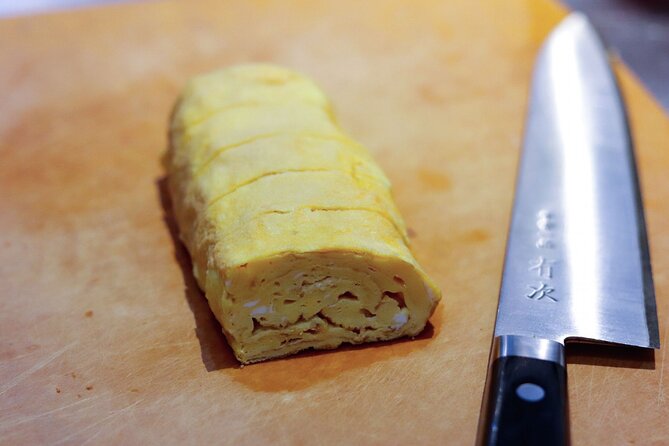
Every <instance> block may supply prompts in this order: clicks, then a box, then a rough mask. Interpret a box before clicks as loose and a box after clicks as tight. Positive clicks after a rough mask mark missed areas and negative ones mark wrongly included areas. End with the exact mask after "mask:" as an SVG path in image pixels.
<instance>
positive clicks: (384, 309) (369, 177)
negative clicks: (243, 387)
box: [166, 65, 441, 363]
mask: <svg viewBox="0 0 669 446" xmlns="http://www.w3.org/2000/svg"><path fill="white" fill-rule="evenodd" d="M170 142H171V144H170V149H169V150H168V153H167V156H166V166H167V170H168V184H169V189H170V194H171V196H172V201H173V208H174V214H175V218H176V220H177V224H178V226H179V232H180V236H181V238H182V240H183V241H184V244H185V245H186V247H187V249H188V251H189V252H190V254H191V258H192V260H193V274H194V276H195V278H196V280H197V282H198V284H199V286H200V287H201V288H202V289H203V290H204V292H205V295H206V297H207V300H208V301H209V305H210V307H211V309H212V311H213V312H214V314H215V315H216V318H217V319H218V320H219V322H220V323H221V326H222V327H223V332H224V334H225V336H226V338H227V340H228V342H229V344H230V345H231V347H232V349H233V351H234V353H235V355H236V356H237V359H239V361H241V362H242V363H252V362H257V361H262V360H266V359H271V358H277V357H282V356H286V355H290V354H292V353H296V352H298V351H300V350H304V349H308V348H314V349H332V348H336V347H337V346H339V345H341V344H342V343H345V342H346V343H352V344H358V343H362V342H370V341H379V340H389V339H395V338H399V337H402V336H415V335H417V334H418V333H420V332H421V331H422V330H423V328H424V327H425V324H426V323H427V320H428V318H429V317H430V315H431V314H432V312H433V311H434V309H435V306H436V304H437V302H438V301H439V299H440V297H441V293H440V291H439V290H438V288H437V287H436V286H435V284H434V283H433V282H432V281H431V280H430V278H429V277H428V276H427V275H426V274H425V272H424V271H423V270H422V269H421V267H420V266H419V265H418V263H417V262H416V260H415V259H414V258H413V256H412V254H411V251H410V250H409V247H408V244H407V240H408V239H407V234H406V227H405V225H404V222H403V220H402V217H401V216H400V213H399V211H398V210H397V207H396V206H395V204H394V202H393V200H392V196H391V193H390V182H389V181H388V179H387V178H386V176H385V175H384V174H383V172H382V171H381V169H380V168H379V167H378V166H377V165H376V164H375V163H374V161H373V159H372V158H371V156H370V154H369V153H368V151H367V150H366V149H365V148H364V147H363V146H361V145H360V144H358V143H356V142H355V141H353V140H352V139H350V138H349V137H348V136H346V135H345V134H344V133H343V132H342V131H341V129H340V128H339V127H338V125H337V123H336V122H335V120H334V117H333V113H332V110H331V107H330V103H329V101H328V99H327V98H326V97H325V95H324V94H323V93H322V92H321V90H320V89H318V87H316V86H315V85H314V83H313V82H311V81H310V80H308V79H306V78H305V77H303V76H301V75H299V74H298V73H295V72H292V71H290V70H286V69H284V68H281V67H276V66H272V65H242V66H237V67H232V68H229V69H226V70H221V71H216V72H213V73H210V74H205V75H202V76H198V77H195V78H194V79H192V80H191V81H190V82H189V83H188V85H187V86H186V88H185V90H184V92H183V93H182V95H181V97H180V98H179V101H178V103H177V105H176V107H175V110H174V113H173V115H172V121H171V125H170Z"/></svg>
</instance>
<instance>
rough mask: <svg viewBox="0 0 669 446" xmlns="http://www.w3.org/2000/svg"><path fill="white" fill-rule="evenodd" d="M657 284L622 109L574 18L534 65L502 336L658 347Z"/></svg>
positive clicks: (591, 39)
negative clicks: (653, 284)
mask: <svg viewBox="0 0 669 446" xmlns="http://www.w3.org/2000/svg"><path fill="white" fill-rule="evenodd" d="M651 277H652V276H651V272H650V264H649V261H648V246H647V242H646V237H645V223H644V219H643V212H642V209H641V205H640V198H639V193H638V184H637V180H636V172H635V166H634V158H633V154H632V148H631V143H630V137H629V134H628V129H627V122H626V117H625V113H624V109H623V106H622V102H621V100H620V96H619V93H618V90H617V86H616V84H615V80H614V77H613V75H612V73H611V71H610V68H609V66H608V61H607V58H606V53H605V51H604V48H603V47H602V45H601V43H600V42H599V40H598V38H597V36H596V34H595V32H594V31H593V29H592V27H591V26H590V24H589V23H588V21H587V20H586V19H585V18H584V17H583V16H580V15H577V14H574V15H572V16H571V17H570V18H568V19H567V20H565V21H564V22H563V23H562V24H561V25H560V26H559V27H558V28H557V29H556V30H555V31H554V32H553V34H552V35H551V36H550V37H549V39H548V40H547V42H546V44H545V46H544V48H543V49H542V51H541V53H540V55H539V58H538V61H537V66H536V68H535V73H534V80H533V86H532V92H531V98H530V109H529V114H528V119H527V127H526V134H525V142H524V147H523V157H522V161H521V166H520V172H519V176H518V182H517V186H516V200H515V205H514V213H513V218H512V222H511V228H510V232H509V241H508V246H507V255H506V262H505V267H504V276H503V282H502V289H501V294H500V303H499V309H498V316H497V324H496V327H495V335H496V336H501V335H524V336H533V337H541V338H545V339H552V340H556V341H559V342H564V341H565V340H566V339H567V338H586V339H591V340H597V341H606V342H614V343H621V344H629V345H636V346H643V347H657V346H658V345H659V336H658V331H657V316H656V312H655V298H654V293H653V287H652V278H651Z"/></svg>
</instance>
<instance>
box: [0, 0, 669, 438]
mask: <svg viewBox="0 0 669 446" xmlns="http://www.w3.org/2000/svg"><path fill="white" fill-rule="evenodd" d="M564 14H565V12H564V11H563V10H562V9H561V8H560V7H559V6H557V5H556V4H554V3H549V2H547V1H537V0H515V1H505V2H500V1H486V0H476V1H473V0H449V1H436V0H435V1H416V2H403V1H383V0H377V1H366V2H355V1H352V0H350V1H349V0H347V1H306V0H305V1H290V2H285V1H284V2H280V1H253V2H247V1H238V2H227V1H226V2H220V1H213V0H212V1H209V2H207V1H203V2H185V1H184V2H178V1H173V2H145V3H132V4H121V5H114V6H108V7H100V8H93V9H90V10H82V11H75V12H67V13H59V14H53V15H45V16H36V17H27V18H20V19H12V20H3V21H0V60H2V63H1V64H0V98H1V100H0V285H1V288H0V289H1V298H0V443H3V444H53V445H58V444H139V443H141V444H208V443H211V444H258V443H272V444H304V445H307V444H365V445H375V444H379V445H381V444H383V445H388V444H391V445H394V444H435V445H437V444H471V443H473V441H474V438H475V435H476V425H477V420H478V413H479V406H480V400H481V393H482V389H483V384H484V380H485V375H486V364H487V359H488V349H489V346H490V339H491V335H492V329H493V321H494V315H495V309H496V305H497V294H498V289H499V281H500V276H501V269H502V260H503V251H504V245H505V238H506V231H507V226H508V219H509V213H510V209H511V202H512V196H513V184H514V178H515V171H516V163H517V160H518V155H519V147H520V144H521V131H522V125H523V119H524V112H525V104H526V99H527V91H528V82H529V79H530V74H531V67H532V63H533V58H534V56H535V54H536V51H537V49H538V47H539V45H540V43H541V41H542V39H543V38H544V37H545V36H546V35H547V33H548V32H549V30H550V29H551V28H552V27H553V26H554V25H555V24H557V23H558V22H559V20H560V19H561V18H562V17H563V15H564ZM249 61H270V62H275V63H280V64H284V65H286V66H289V67H291V68H294V69H297V70H300V71H303V72H304V73H306V74H308V75H310V76H312V77H313V78H314V79H316V80H317V82H318V83H319V84H320V85H321V86H322V87H323V88H324V89H325V90H326V91H327V93H328V94H329V95H330V96H331V97H332V99H333V102H334V104H335V107H336V110H337V113H338V115H339V118H340V122H341V124H342V126H343V128H345V129H347V130H348V131H349V132H350V134H351V135H353V136H354V137H355V138H357V139H358V140H360V141H362V142H363V143H365V144H366V145H367V146H368V147H369V148H370V150H371V151H372V152H373V153H374V155H375V156H376V159H377V160H378V162H379V163H380V164H381V166H382V167H383V168H384V170H385V171H386V173H387V174H388V176H389V177H390V179H391V180H392V182H393V184H394V193H395V197H396V200H397V202H398V205H399V207H400V209H401V211H402V213H403V215H404V216H405V218H406V220H407V223H408V225H409V226H410V227H411V233H412V242H413V249H414V251H415V254H416V256H417V258H418V259H419V261H420V262H421V263H422V264H423V265H424V266H425V268H426V269H427V270H428V272H429V273H430V274H432V275H433V277H434V278H435V279H436V281H437V282H438V283H439V285H440V286H441V287H442V288H443V290H444V300H443V302H442V303H441V304H440V306H439V308H438V310H437V312H436V314H435V316H434V317H433V318H432V325H431V327H430V328H429V329H428V330H427V331H426V333H425V334H424V335H422V336H420V337H419V338H418V339H416V340H414V341H400V342H394V343H386V344H378V345H374V346H365V347H358V348H343V349H340V350H338V351H335V352H328V353H306V354H301V355H299V356H296V357H293V358H290V359H285V360H278V361H273V362H268V363H263V364H257V365H253V366H247V367H244V368H240V367H239V366H238V364H237V362H236V361H235V360H234V358H233V356H232V354H231V352H230V350H229V349H228V347H227V345H226V343H225V341H224V338H223V336H222V335H221V333H220V327H219V325H218V324H217V323H216V322H215V320H214V318H213V316H212V315H211V312H210V311H209V309H208V306H207V304H206V301H205V299H204V298H203V296H202V294H201V293H200V292H199V291H198V289H197V287H196V285H195V282H194V280H193V277H192V275H191V272H190V263H189V259H188V256H187V255H186V253H185V251H184V249H183V247H182V246H181V245H180V244H179V243H178V241H177V240H176V239H175V236H174V233H175V231H174V224H173V220H172V217H171V213H170V204H169V198H168V197H167V196H166V194H165V192H164V187H163V184H164V183H163V180H162V178H163V170H162V168H161V165H160V157H161V154H162V153H163V151H164V150H165V146H166V143H167V139H166V128H167V119H168V115H169V112H170V109H171V106H172V104H173V102H174V100H175V97H176V95H177V94H178V92H179V90H180V88H181V87H182V86H183V84H184V82H185V80H186V79H187V78H188V77H189V76H191V75H194V74H196V73H200V72H203V71H207V70H211V69H215V68H218V67H222V66H226V65H229V64H234V63H240V62H249ZM619 74H620V78H621V83H622V86H623V90H624V94H625V96H626V98H627V101H628V105H629V112H630V117H631V123H632V130H633V133H634V136H635V139H636V142H637V148H638V158H639V164H640V175H641V181H642V187H643V192H644V198H645V203H646V210H647V219H648V225H649V237H650V241H651V251H652V252H651V255H652V258H653V264H654V271H655V281H656V288H657V299H658V307H659V318H660V333H661V340H662V343H663V345H664V348H663V349H662V350H660V351H657V352H650V353H649V352H639V351H634V350H624V349H610V348H595V347H573V346H571V347H569V350H570V351H569V358H568V361H569V365H568V370H569V397H570V399H571V401H570V404H571V408H570V410H571V423H572V424H571V428H572V437H573V440H574V444H577V445H590V444H637V445H638V444H657V445H661V444H668V443H669V422H668V420H669V362H667V360H666V356H667V354H666V350H667V347H669V339H668V338H667V333H668V331H667V325H668V324H669V271H668V268H669V177H668V175H667V173H668V172H669V150H668V149H669V147H668V145H669V120H668V119H667V116H666V115H664V114H663V112H662V111H661V110H660V108H659V107H658V105H657V104H656V103H655V102H654V101H653V100H652V99H651V98H650V97H649V95H648V94H647V93H646V92H645V91H644V90H643V89H642V88H641V87H640V86H639V83H638V82H637V81H636V80H635V79H633V78H632V76H630V74H629V73H628V71H627V70H626V69H624V67H619Z"/></svg>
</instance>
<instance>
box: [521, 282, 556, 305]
mask: <svg viewBox="0 0 669 446" xmlns="http://www.w3.org/2000/svg"><path fill="white" fill-rule="evenodd" d="M527 287H528V288H529V289H531V290H532V291H531V292H530V293H528V294H526V295H525V296H526V297H528V298H529V299H534V300H541V299H543V298H546V299H550V300H552V301H553V302H557V301H558V300H557V299H556V298H555V297H554V296H551V293H554V292H555V288H552V287H550V286H548V285H547V284H545V283H543V282H541V283H540V284H539V286H538V287H533V286H531V285H528V286H527Z"/></svg>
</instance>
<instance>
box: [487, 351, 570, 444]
mask: <svg viewBox="0 0 669 446" xmlns="http://www.w3.org/2000/svg"><path fill="white" fill-rule="evenodd" d="M568 423H569V421H568V415H567V372H566V369H565V367H564V362H562V363H560V362H559V361H553V360H545V359H537V358H528V357H523V356H499V357H496V358H495V359H494V360H493V362H492V366H491V368H490V371H489V375H488V383H487V389H486V394H485V395H484V401H483V407H482V411H481V420H480V428H479V436H478V443H479V444H480V445H485V446H493V445H494V446H507V445H513V446H534V445H541V446H551V445H555V446H564V445H567V444H569V426H568Z"/></svg>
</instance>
